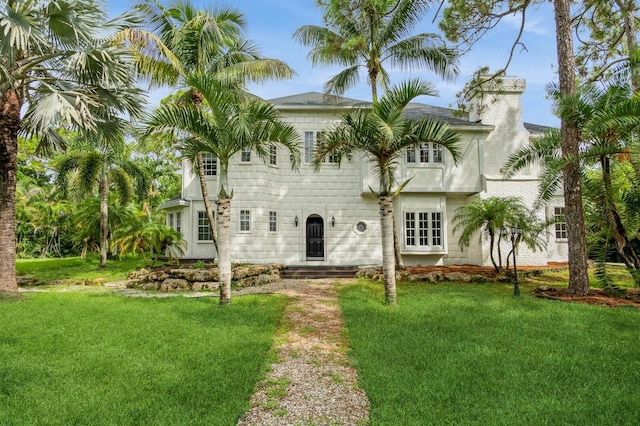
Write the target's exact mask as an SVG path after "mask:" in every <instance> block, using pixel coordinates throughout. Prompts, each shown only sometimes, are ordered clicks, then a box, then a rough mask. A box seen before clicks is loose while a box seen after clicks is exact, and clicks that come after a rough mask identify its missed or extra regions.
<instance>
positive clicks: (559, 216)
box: [553, 207, 567, 240]
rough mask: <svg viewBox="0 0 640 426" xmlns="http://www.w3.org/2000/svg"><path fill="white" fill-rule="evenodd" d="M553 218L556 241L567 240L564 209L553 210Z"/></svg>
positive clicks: (555, 208)
mask: <svg viewBox="0 0 640 426" xmlns="http://www.w3.org/2000/svg"><path fill="white" fill-rule="evenodd" d="M553 218H554V221H555V227H556V240H566V239H567V219H566V218H565V216H564V207H554V208H553Z"/></svg>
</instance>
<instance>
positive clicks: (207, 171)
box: [202, 152, 218, 176]
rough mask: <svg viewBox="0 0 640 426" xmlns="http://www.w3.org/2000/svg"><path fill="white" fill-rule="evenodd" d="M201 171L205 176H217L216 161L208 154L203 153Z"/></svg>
mask: <svg viewBox="0 0 640 426" xmlns="http://www.w3.org/2000/svg"><path fill="white" fill-rule="evenodd" d="M202 169H203V170H204V175H205V176H216V175H217V174H218V159H217V158H216V157H215V156H214V155H213V154H212V153H210V152H203V153H202Z"/></svg>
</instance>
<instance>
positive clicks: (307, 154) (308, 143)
mask: <svg viewBox="0 0 640 426" xmlns="http://www.w3.org/2000/svg"><path fill="white" fill-rule="evenodd" d="M313 136H314V135H313V132H304V162H305V163H310V162H311V154H312V152H313Z"/></svg>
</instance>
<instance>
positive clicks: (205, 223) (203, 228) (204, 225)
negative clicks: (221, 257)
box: [198, 212, 213, 241]
mask: <svg viewBox="0 0 640 426" xmlns="http://www.w3.org/2000/svg"><path fill="white" fill-rule="evenodd" d="M198 241H213V233H212V232H211V227H210V226H209V218H207V212H198Z"/></svg>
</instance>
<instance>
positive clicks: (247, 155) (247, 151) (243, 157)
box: [240, 148, 251, 163]
mask: <svg viewBox="0 0 640 426" xmlns="http://www.w3.org/2000/svg"><path fill="white" fill-rule="evenodd" d="M240 161H241V162H243V163H248V162H250V161H251V148H244V149H243V150H242V151H240Z"/></svg>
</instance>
